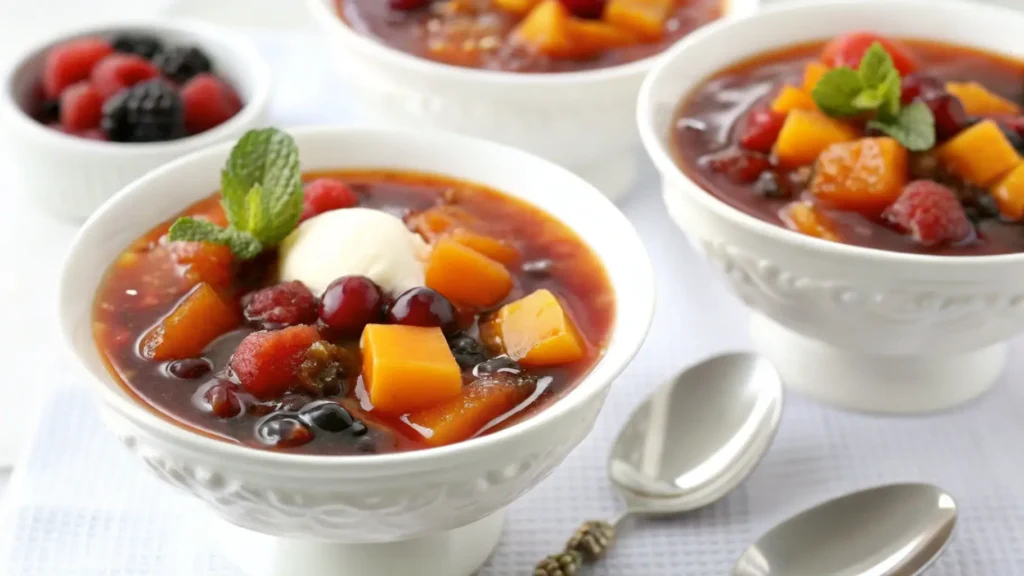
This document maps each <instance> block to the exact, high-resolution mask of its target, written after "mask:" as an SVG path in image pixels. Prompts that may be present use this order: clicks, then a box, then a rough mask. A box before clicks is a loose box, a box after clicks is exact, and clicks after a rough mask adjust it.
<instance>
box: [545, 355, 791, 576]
mask: <svg viewBox="0 0 1024 576" xmlns="http://www.w3.org/2000/svg"><path fill="white" fill-rule="evenodd" d="M782 404H783V387H782V380H781V378H780V377H779V374H778V372H776V370H775V368H774V367H773V366H772V365H771V364H769V363H768V361H767V360H765V359H763V358H761V357H759V356H757V355H755V354H750V353H732V354H724V355H721V356H715V357H713V358H709V359H707V360H704V361H703V362H700V363H699V364H696V365H694V366H692V367H690V368H688V369H686V370H684V371H683V372H682V373H681V374H679V375H678V376H677V377H676V378H674V379H673V380H672V381H670V382H668V383H667V384H665V385H664V386H662V387H661V388H660V389H659V390H657V391H656V392H654V393H653V394H652V395H651V396H650V397H649V398H648V399H647V400H646V401H644V403H643V404H641V405H640V406H639V407H638V408H637V409H636V411H634V412H633V414H632V415H631V416H630V418H629V421H628V422H627V423H626V425H625V427H624V428H623V429H622V431H621V432H619V436H618V438H617V439H616V440H615V444H614V445H613V447H612V451H611V457H610V461H609V464H608V475H609V476H610V477H611V480H612V482H613V483H614V484H615V486H616V487H617V488H618V491H619V493H620V494H621V495H622V498H623V500H625V502H626V511H625V512H624V513H623V514H622V515H620V516H619V517H618V518H617V519H616V520H615V521H613V522H605V521H591V522H585V523H584V524H583V525H582V526H581V527H580V528H579V529H578V530H577V531H576V534H575V535H574V536H573V537H572V538H571V539H570V540H569V542H568V543H567V545H566V548H565V550H564V551H563V552H562V553H560V554H555V555H552V556H549V557H547V558H545V559H544V560H543V561H542V562H541V563H540V564H538V565H537V568H536V570H535V572H534V574H535V576H548V575H551V574H566V575H571V574H576V573H578V571H579V569H580V567H581V565H582V564H584V563H589V562H593V561H595V560H597V559H598V558H600V557H601V556H602V555H603V553H604V552H605V550H606V549H607V548H608V547H609V546H610V545H611V544H612V541H613V540H614V538H615V531H616V528H618V527H619V526H620V525H621V523H622V521H623V520H624V519H626V518H627V517H629V516H631V515H634V514H642V515H662V514H674V513H679V512H686V511H689V510H694V509H696V508H700V507H702V506H706V505H708V504H711V503H712V502H715V501H716V500H719V499H720V498H722V497H723V496H725V495H726V494H728V493H729V492H730V491H732V489H733V488H735V487H736V486H738V485H739V484H740V482H742V481H743V480H744V479H745V478H746V477H747V476H748V475H749V474H750V472H751V471H753V469H754V467H755V466H757V463H758V462H760V460H761V457H762V456H763V455H764V453H765V452H766V451H767V450H768V446H769V445H770V444H771V442H772V439H773V438H774V436H775V430H776V429H777V428H778V424H779V419H780V417H781V416H782Z"/></svg>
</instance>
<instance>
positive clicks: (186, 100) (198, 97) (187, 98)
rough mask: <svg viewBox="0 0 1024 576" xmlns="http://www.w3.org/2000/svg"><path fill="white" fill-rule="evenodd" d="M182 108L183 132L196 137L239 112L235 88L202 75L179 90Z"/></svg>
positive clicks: (204, 74)
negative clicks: (183, 116)
mask: <svg viewBox="0 0 1024 576" xmlns="http://www.w3.org/2000/svg"><path fill="white" fill-rule="evenodd" d="M181 101H182V104H183V105H184V106H185V129H186V130H188V133H189V134H198V133H199V132H203V131H206V130H209V129H210V128H213V127H215V126H218V125H220V124H223V123H224V122H227V121H228V120H229V119H230V118H231V117H232V116H234V115H235V114H238V111H239V110H241V109H242V101H241V100H239V98H238V94H235V91H234V89H232V88H231V86H228V84H227V83H226V82H224V81H223V80H221V79H220V78H218V77H216V76H214V75H213V74H208V73H203V74H199V75H198V76H196V77H195V78H193V79H191V80H189V81H188V82H186V83H185V85H184V86H182V88H181Z"/></svg>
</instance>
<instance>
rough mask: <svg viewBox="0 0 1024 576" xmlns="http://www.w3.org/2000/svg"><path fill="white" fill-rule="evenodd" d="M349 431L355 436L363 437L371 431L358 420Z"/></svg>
mask: <svg viewBox="0 0 1024 576" xmlns="http://www.w3.org/2000/svg"><path fill="white" fill-rule="evenodd" d="M348 431H349V432H350V433H351V434H352V435H353V436H362V435H364V434H366V433H367V432H369V431H370V429H369V428H367V427H366V424H363V423H362V422H360V421H359V420H356V421H355V422H353V423H352V427H351V428H349V429H348Z"/></svg>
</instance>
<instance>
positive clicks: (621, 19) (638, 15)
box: [602, 0, 675, 40]
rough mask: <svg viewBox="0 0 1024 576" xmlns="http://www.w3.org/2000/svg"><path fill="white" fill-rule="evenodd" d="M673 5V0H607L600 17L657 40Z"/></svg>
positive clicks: (662, 31) (639, 34)
mask: <svg viewBox="0 0 1024 576" xmlns="http://www.w3.org/2000/svg"><path fill="white" fill-rule="evenodd" d="M674 7H675V0H608V4H606V5H605V8H604V15H603V16H602V18H603V19H604V21H605V22H607V23H609V24H611V25H613V26H616V27H618V28H622V29H624V30H629V31H630V32H632V33H634V34H636V35H637V36H639V37H641V38H645V39H648V40H657V39H659V38H661V37H662V35H663V34H664V33H665V22H666V21H667V20H668V17H669V16H670V15H671V14H672V9H673V8H674Z"/></svg>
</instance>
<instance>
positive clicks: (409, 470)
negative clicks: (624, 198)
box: [59, 129, 654, 576]
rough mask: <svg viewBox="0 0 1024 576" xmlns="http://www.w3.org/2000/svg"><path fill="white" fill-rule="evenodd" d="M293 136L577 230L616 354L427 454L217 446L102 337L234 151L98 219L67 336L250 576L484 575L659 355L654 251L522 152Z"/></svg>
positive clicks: (128, 429)
mask: <svg viewBox="0 0 1024 576" xmlns="http://www.w3.org/2000/svg"><path fill="white" fill-rule="evenodd" d="M293 134H294V135H295V138H296V141H297V143H298V146H299V149H300V154H301V161H302V165H303V168H304V169H305V170H323V169H332V168H340V169H343V168H401V169H409V170H414V171H425V172H435V173H441V174H445V175H450V176H454V177H457V178H463V179H466V180H470V181H474V182H479V183H482V184H485V185H487V186H491V187H494V188H496V189H498V190H502V191H504V192H506V193H508V194H510V195H513V196H517V197H520V198H522V199H524V200H526V201H528V202H530V203H532V204H534V205H536V206H539V207H541V208H542V209H544V210H546V211H548V212H549V213H550V214H552V215H554V216H555V217H557V218H558V219H559V220H561V221H562V222H564V223H565V224H566V225H568V226H569V227H570V228H572V229H573V230H574V231H575V232H576V233H577V234H579V236H580V237H581V238H582V239H583V240H584V241H585V242H586V243H587V244H588V245H590V246H591V247H592V248H593V250H594V251H595V252H596V253H597V255H598V256H599V257H600V259H601V261H602V262H603V263H604V265H605V267H606V269H607V270H608V272H609V277H610V279H611V282H612V285H613V288H614V291H615V306H616V315H615V325H614V329H613V334H612V337H611V340H610V342H609V343H608V347H607V350H606V351H605V353H604V355H603V357H602V358H601V359H600V361H599V362H598V363H597V365H596V366H594V368H593V370H592V371H591V372H590V374H589V375H587V376H586V377H585V378H584V379H583V381H582V382H580V383H579V385H578V386H577V387H576V388H575V389H573V390H572V391H571V392H570V393H569V394H567V395H566V396H565V397H564V398H562V399H560V400H559V401H557V402H555V403H554V404H553V405H551V406H550V407H548V408H546V409H545V410H543V411H542V412H540V413H539V414H538V415H536V416H535V417H533V418H530V419H529V420H526V421H524V422H522V423H520V424H516V425H515V426H512V427H510V428H509V429H506V430H502V431H499V432H496V433H494V434H490V435H486V436H484V437H481V438H477V439H473V440H469V441H467V442H462V443H459V444H456V445H452V446H446V447H442V448H435V449H430V450H424V451H419V452H411V453H400V454H386V455H379V456H366V457H359V456H354V457H353V456H336V457H330V456H308V455H296V454H287V453H276V452H269V451H263V450H255V449H251V448H245V447H241V446H237V445H234V444H229V443H226V442H221V441H217V440H213V439H210V438H207V437H205V436H201V435H198V434H195V433H192V432H190V431H187V430H185V429H184V428H181V427H179V426H177V425H175V424H173V423H170V422H168V421H167V420H166V419H164V418H162V417H160V416H157V414H156V413H155V412H154V411H152V410H151V409H150V408H147V407H146V406H144V405H142V404H140V403H139V402H138V401H136V400H134V399H133V398H132V397H131V396H129V395H128V394H127V393H126V392H125V391H124V389H123V388H122V387H121V385H120V384H118V383H117V382H116V381H115V380H114V379H113V378H111V376H110V375H109V373H108V372H107V369H106V368H105V367H104V365H103V362H102V361H101V359H100V356H99V354H98V352H97V349H96V345H95V343H94V341H93V338H92V331H91V324H92V322H91V317H92V298H91V295H92V294H93V293H95V291H96V288H97V285H98V283H99V282H100V279H101V277H102V275H103V273H104V270H105V269H106V268H107V266H108V265H109V264H110V262H111V261H112V260H113V259H114V258H115V257H116V256H117V254H118V253H119V252H120V251H121V250H123V249H124V247H125V246H127V245H128V244H129V243H130V242H131V241H132V240H133V239H135V238H136V237H138V236H140V235H141V234H143V233H145V232H146V231H147V230H149V229H150V228H151V227H153V226H154V225H156V224H157V223H159V222H160V221H162V220H165V219H166V218H168V217H169V216H170V215H172V214H174V213H175V212H177V211H179V210H181V209H183V208H184V207H185V206H187V205H188V204H189V203H191V202H194V201H196V200H198V199H200V198H203V197H205V196H207V195H208V194H210V193H211V192H212V191H214V190H216V189H217V187H218V181H219V178H220V169H221V167H222V166H223V164H224V161H225V159H226V158H227V155H228V152H229V150H230V144H225V145H222V146H217V147H215V148H211V149H206V150H203V151H201V152H198V153H196V154H192V155H190V156H188V157H186V158H182V159H180V160H178V161H176V162H173V163H171V164H169V165H167V166H164V167H162V168H160V169H158V170H156V171H154V172H151V173H149V174H148V175H146V176H145V177H143V178H142V179H140V180H138V181H136V182H134V183H132V184H131V185H130V186H128V187H127V188H125V189H123V190H122V191H121V192H119V193H118V194H117V196H115V197H114V198H112V199H111V200H110V201H109V202H107V203H106V204H105V205H104V206H103V207H102V208H100V209H99V211H97V212H96V214H94V215H93V216H92V218H90V219H89V221H88V222H86V224H85V226H84V227H83V228H82V230H81V231H80V233H79V234H78V237H77V238H76V239H75V241H74V244H73V246H72V248H71V251H70V253H69V255H68V257H67V260H66V263H65V268H64V274H63V278H62V280H61V286H60V296H59V298H60V301H59V308H60V310H59V317H60V318H61V323H62V324H61V328H62V330H63V335H64V338H65V340H66V341H67V343H68V345H69V346H70V348H71V351H72V353H73V354H74V356H75V358H76V359H77V360H78V361H79V363H80V364H81V365H82V366H83V367H84V368H85V370H86V371H87V373H88V375H89V380H90V382H91V383H92V385H93V387H94V388H95V390H96V393H97V396H98V398H99V399H100V401H101V405H102V414H103V419H104V421H105V422H106V423H107V425H108V426H109V427H110V428H111V429H112V430H113V431H114V432H115V433H116V434H117V436H118V437H119V438H120V439H121V441H122V442H123V443H124V444H125V445H126V446H128V447H129V448H130V449H131V450H132V451H134V452H135V453H136V454H138V456H139V457H140V458H142V460H143V461H144V462H145V463H146V465H147V466H148V467H149V468H150V469H152V470H153V471H154V472H156V473H157V474H158V475H159V476H160V477H161V478H162V479H164V480H165V481H167V482H168V483H170V484H172V485H174V486H177V487H179V488H181V489H183V490H185V491H186V492H189V493H191V494H193V495H194V496H195V497H197V498H199V499H200V500H202V501H204V502H205V503H206V504H208V505H209V506H210V507H211V508H212V509H213V510H214V511H215V512H217V513H218V514H219V515H220V516H221V517H222V518H223V519H225V520H227V521H228V523H230V524H232V525H235V526H237V527H238V528H234V529H231V530H228V529H225V528H221V527H219V526H220V525H218V531H220V532H222V533H224V534H227V535H228V538H227V542H226V549H225V551H226V552H227V553H229V554H231V555H232V556H233V557H235V558H236V559H238V560H239V563H240V564H242V565H243V566H244V567H245V568H246V569H247V570H249V571H250V573H252V574H285V573H287V574H306V573H309V574H323V575H328V576H329V575H333V574H365V575H368V576H378V575H380V576H385V575H386V576H402V575H406V574H409V575H421V576H426V575H436V576H465V575H468V574H469V573H471V572H472V571H473V570H475V569H476V568H477V567H479V565H480V564H481V563H482V562H483V561H484V560H485V559H486V557H487V556H488V554H489V553H490V551H491V550H492V548H493V547H494V545H495V544H496V543H497V539H498V536H499V533H500V529H501V520H502V510H503V509H504V508H505V507H506V506H507V505H508V504H509V503H511V502H512V501H513V500H515V499H516V498H518V497H519V496H521V495H522V494H523V493H524V492H526V491H527V490H529V489H530V488H532V487H533V486H534V485H536V484H537V483H538V482H540V481H541V479H543V478H544V477H545V476H547V474H548V473H550V472H551V471H552V470H553V469H554V468H555V466H557V465H558V464H559V463H560V462H561V461H562V459H564V458H565V456H566V455H567V454H568V453H569V452H570V451H571V450H572V449H573V448H574V447H575V446H576V445H577V444H578V443H579V442H580V441H581V440H583V438H584V437H585V436H586V435H587V433H588V432H589V431H590V429H591V427H592V426H593V424H594V419H595V418H596V417H597V414H598V411H599V410H600V409H601V405H602V403H603V402H604V398H605V396H606V394H607V392H608V387H609V386H610V385H611V383H612V381H613V380H614V379H615V378H616V376H618V374H619V373H620V372H621V371H622V369H623V368H624V367H625V366H626V364H628V363H629V361H630V360H631V359H632V358H633V355H634V354H635V353H636V351H637V350H638V349H639V347H640V345H641V343H642V342H643V340H644V337H645V336H646V334H647V329H648V327H649V325H650V321H651V317H652V313H653V306H654V285H653V277H652V271H651V267H650V263H649V261H648V259H647V256H646V253H645V251H644V248H643V245H642V244H641V242H640V239H639V238H638V237H637V234H636V231H635V230H634V229H633V227H632V226H631V225H630V223H629V221H628V220H626V218H625V217H624V216H623V215H622V214H621V213H620V212H619V211H618V210H617V209H616V208H615V206H614V205H613V204H612V203H611V202H609V201H608V200H607V199H605V198H604V197H603V196H602V195H601V194H600V193H599V192H598V191H597V190H595V189H594V188H593V187H592V186H590V185H589V184H587V183H586V182H585V181H583V180H582V179H580V178H579V177H577V176H575V175H573V174H571V173H570V172H568V171H567V170H565V169H563V168H560V167H558V166H556V165H554V164H551V163H549V162H546V161H544V160H541V159H539V158H536V157H534V156H531V155H529V154H527V153H525V152H521V151H519V150H515V149H512V148H507V147H505V146H502V145H499V144H494V143H489V142H485V141H481V140H476V139H473V138H469V137H465V136H457V135H451V134H443V133H434V134H421V133H412V132H390V131H378V130H356V129H304V130H299V131H296V132H294V133H293ZM467 526H468V527H467ZM316 541H321V542H329V543H327V544H324V543H320V544H318V543H317V542H316ZM400 541H404V542H402V543H401V544H394V545H390V544H381V543H394V542H400ZM338 543H342V544H338ZM367 543H376V544H375V545H373V546H367V545H366V544H367ZM332 558H333V560H332ZM297 562H298V563H299V564H297ZM302 562H306V563H307V564H301V563H302ZM338 563H341V567H340V568H339V565H338ZM357 568H358V569H357ZM275 569H276V570H277V571H274V570H275Z"/></svg>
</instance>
